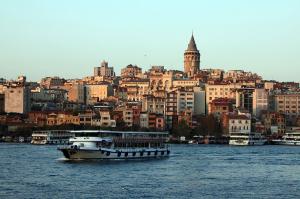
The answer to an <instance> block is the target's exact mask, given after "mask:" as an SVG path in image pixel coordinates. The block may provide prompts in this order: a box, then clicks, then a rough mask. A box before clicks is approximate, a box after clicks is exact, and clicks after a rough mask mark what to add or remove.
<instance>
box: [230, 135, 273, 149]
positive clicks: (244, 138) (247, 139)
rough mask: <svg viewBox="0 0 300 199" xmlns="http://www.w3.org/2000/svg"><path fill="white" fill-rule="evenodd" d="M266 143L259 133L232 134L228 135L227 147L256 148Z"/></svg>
mask: <svg viewBox="0 0 300 199" xmlns="http://www.w3.org/2000/svg"><path fill="white" fill-rule="evenodd" d="M266 142H267V140H266V139H265V137H264V136H262V135H261V133H256V132H251V133H245V132H234V133H231V134H230V138H229V145H237V146H258V145H264V144H265V143H266Z"/></svg>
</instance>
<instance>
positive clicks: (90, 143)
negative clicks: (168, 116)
mask: <svg viewBox="0 0 300 199" xmlns="http://www.w3.org/2000/svg"><path fill="white" fill-rule="evenodd" d="M71 132H72V133H74V135H75V137H73V138H70V143H71V144H70V145H67V146H59V147H58V150H60V151H62V153H63V154H64V156H65V157H66V158H67V159H72V160H73V159H136V158H156V157H168V156H169V154H170V149H169V147H168V144H166V141H167V139H168V133H167V132H123V131H92V130H88V131H87V130H85V131H71Z"/></svg>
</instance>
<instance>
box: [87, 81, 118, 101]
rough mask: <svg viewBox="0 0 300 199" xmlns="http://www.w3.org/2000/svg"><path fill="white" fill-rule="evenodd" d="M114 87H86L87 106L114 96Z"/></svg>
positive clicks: (103, 85)
mask: <svg viewBox="0 0 300 199" xmlns="http://www.w3.org/2000/svg"><path fill="white" fill-rule="evenodd" d="M113 94H114V92H113V87H112V85H111V84H109V83H105V82H103V83H101V84H89V85H86V100H87V104H94V103H96V102H99V101H100V100H103V99H105V98H107V97H109V96H113Z"/></svg>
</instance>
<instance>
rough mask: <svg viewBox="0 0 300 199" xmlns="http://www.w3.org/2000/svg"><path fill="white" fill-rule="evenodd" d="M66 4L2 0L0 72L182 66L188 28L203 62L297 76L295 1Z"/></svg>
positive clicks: (66, 73)
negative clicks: (128, 66) (102, 63)
mask: <svg viewBox="0 0 300 199" xmlns="http://www.w3.org/2000/svg"><path fill="white" fill-rule="evenodd" d="M70 3H71V2H70V1H65V2H63V3H59V6H58V4H57V3H55V1H53V2H52V1H51V2H38V1H27V2H26V3H25V2H17V1H7V2H4V3H1V4H2V5H3V6H1V8H0V11H1V12H0V13H1V14H0V25H1V27H3V31H2V32H1V33H0V41H1V43H2V47H1V48H0V53H1V54H2V59H1V60H0V67H1V68H2V75H1V77H4V78H7V79H14V78H16V77H17V76H18V75H22V74H23V75H26V76H27V77H28V79H29V80H33V81H36V80H40V79H41V78H42V77H45V76H60V77H64V78H81V77H83V76H89V75H92V72H93V67H95V66H99V65H100V62H101V61H102V60H106V61H108V63H109V65H110V66H113V67H114V69H115V71H116V74H117V75H119V74H120V71H121V68H123V67H125V66H127V65H128V64H134V65H135V64H136V65H138V66H139V67H141V68H143V70H144V71H145V70H148V69H149V68H150V66H151V65H164V66H165V67H166V68H167V69H177V70H182V71H183V61H184V57H183V53H184V51H185V49H186V48H187V45H188V41H189V39H190V36H191V34H192V32H193V33H194V37H195V40H196V43H197V47H198V49H199V51H200V54H201V63H200V68H201V69H203V68H218V69H223V70H231V69H241V70H245V71H252V72H255V73H258V74H259V75H262V76H263V78H264V79H269V80H270V79H274V80H279V81H297V82H299V78H298V76H297V73H298V72H300V69H299V65H300V61H299V59H297V52H298V46H299V44H300V39H299V34H298V33H299V22H298V20H297V19H299V13H297V6H298V7H299V2H297V1H288V3H279V2H272V3H271V1H265V2H259V1H254V2H252V3H251V4H250V3H247V2H246V1H243V2H239V1H229V2H226V3H216V2H208V1H199V2H198V1H188V2H187V3H186V2H176V3H173V2H172V8H169V6H170V3H171V2H170V1H166V2H158V1H156V2H154V3H153V2H151V3H150V2H147V1H131V2H117V1H112V2H96V1H91V2H90V3H89V4H84V3H83V2H76V3H73V4H70ZM191 5H193V6H191ZM178 13H180V14H178ZM236 16H239V17H236ZM174 17H175V19H178V20H174ZM275 68H276V70H274V69H275Z"/></svg>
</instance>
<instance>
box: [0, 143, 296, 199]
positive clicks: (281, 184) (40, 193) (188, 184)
mask: <svg viewBox="0 0 300 199" xmlns="http://www.w3.org/2000/svg"><path fill="white" fill-rule="evenodd" d="M171 154H172V155H171V157H170V158H167V159H161V160H131V161H124V160H121V161H120V160H119V161H75V162H74V161H66V160H64V158H62V154H61V153H60V152H59V151H57V150H56V146H33V145H29V144H4V143H0V198H300V147H289V146H258V147H230V146H218V145H172V146H171Z"/></svg>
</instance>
